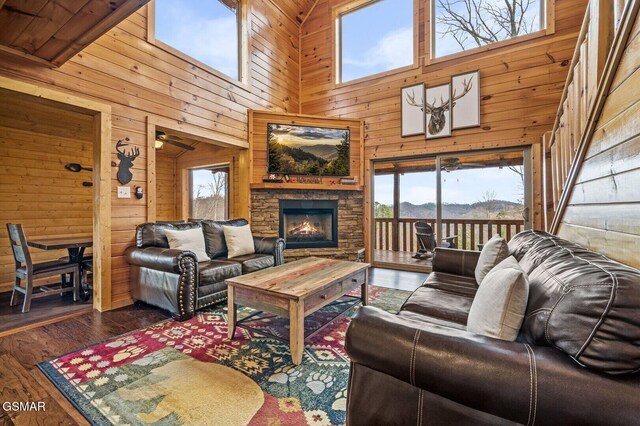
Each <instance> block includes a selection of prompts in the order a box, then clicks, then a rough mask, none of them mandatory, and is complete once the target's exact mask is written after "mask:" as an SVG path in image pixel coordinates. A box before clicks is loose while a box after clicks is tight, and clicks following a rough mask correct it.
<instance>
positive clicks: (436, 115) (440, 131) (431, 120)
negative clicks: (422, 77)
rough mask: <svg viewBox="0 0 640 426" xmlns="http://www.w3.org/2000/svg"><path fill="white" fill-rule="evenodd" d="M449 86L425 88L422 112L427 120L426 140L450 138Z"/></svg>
mask: <svg viewBox="0 0 640 426" xmlns="http://www.w3.org/2000/svg"><path fill="white" fill-rule="evenodd" d="M450 99H451V85H450V84H443V85H440V86H434V87H427V90H426V92H425V100H424V110H425V113H426V114H425V115H426V120H427V131H426V138H427V139H436V138H444V137H447V136H451V102H450Z"/></svg>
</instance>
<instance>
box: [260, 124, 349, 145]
mask: <svg viewBox="0 0 640 426" xmlns="http://www.w3.org/2000/svg"><path fill="white" fill-rule="evenodd" d="M269 126H271V128H272V130H271V132H272V133H273V134H275V135H277V136H278V142H280V143H285V144H288V145H291V146H298V145H309V144H311V145H319V144H323V145H340V143H341V142H342V139H343V138H344V137H345V132H346V131H345V130H339V129H328V128H324V127H308V126H289V125H286V124H270V125H269Z"/></svg>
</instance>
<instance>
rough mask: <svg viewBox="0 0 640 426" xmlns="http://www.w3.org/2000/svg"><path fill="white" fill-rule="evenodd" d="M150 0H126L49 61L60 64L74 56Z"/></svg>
mask: <svg viewBox="0 0 640 426" xmlns="http://www.w3.org/2000/svg"><path fill="white" fill-rule="evenodd" d="M149 1H150V0H128V1H126V2H125V3H123V4H122V6H120V7H118V8H117V9H116V10H115V11H113V13H110V14H109V15H107V16H106V17H105V18H104V19H103V20H102V21H100V22H98V23H97V24H96V25H94V26H93V27H91V29H90V30H89V31H87V32H85V33H84V34H83V35H81V36H80V37H78V39H77V40H75V41H74V42H73V43H72V44H70V45H69V46H67V47H66V48H65V49H64V50H62V51H61V52H60V53H59V54H58V55H57V56H56V57H55V58H53V60H52V61H51V62H52V63H53V64H54V65H56V66H60V65H62V64H64V63H65V62H67V61H68V60H69V59H71V58H72V57H73V56H75V55H76V54H77V53H78V52H80V51H81V50H82V49H84V48H85V47H87V46H88V45H89V44H91V43H92V42H94V41H95V40H97V39H98V38H99V37H100V36H102V35H103V34H104V33H106V32H107V31H109V30H110V29H111V28H113V27H115V26H116V25H118V24H119V23H120V22H122V21H123V20H125V19H126V18H128V17H129V16H130V15H131V14H132V13H134V12H135V11H136V10H138V9H140V8H141V7H142V6H144V5H145V4H147V3H148V2H149Z"/></svg>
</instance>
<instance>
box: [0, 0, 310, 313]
mask: <svg viewBox="0 0 640 426" xmlns="http://www.w3.org/2000/svg"><path fill="white" fill-rule="evenodd" d="M289 1H290V2H292V3H295V2H294V1H293V0H287V2H289ZM247 3H248V4H247V7H248V13H247V16H248V20H249V22H248V25H247V27H248V29H249V37H248V39H249V43H248V44H249V56H248V57H249V60H250V64H249V67H250V70H249V74H250V81H249V84H248V85H247V86H237V85H234V84H232V83H229V82H228V81H226V80H223V79H221V78H219V77H216V76H214V75H212V74H211V73H209V72H207V71H205V70H203V69H200V68H198V67H197V66H195V65H193V64H190V63H188V62H186V61H185V60H182V59H180V58H178V57H176V56H174V55H172V54H170V53H168V52H165V51H163V50H161V49H160V48H158V47H156V46H154V45H151V44H149V43H148V42H147V41H146V39H145V38H146V34H147V7H146V6H145V7H144V8H142V9H140V10H139V11H138V12H136V13H135V14H133V15H132V16H131V17H129V18H128V19H127V20H126V21H124V22H122V23H121V24H120V25H118V26H117V27H115V28H114V29H112V30H110V31H109V32H108V33H107V34H105V35H104V36H102V37H101V38H99V39H98V40H97V41H96V42H94V43H93V44H91V45H90V46H88V47H87V48H86V49H84V50H83V51H82V52H80V53H79V54H78V55H76V56H75V57H73V58H72V59H71V60H70V61H69V62H67V63H65V64H64V65H62V66H61V67H60V68H57V69H48V68H45V67H42V66H40V65H37V64H34V63H31V62H28V61H26V60H23V59H18V58H15V57H10V56H7V55H6V54H2V56H1V57H0V75H3V76H7V77H9V78H14V79H17V80H23V81H27V82H30V83H33V84H37V85H40V86H44V87H48V88H51V89H55V90H59V91H62V92H68V93H71V94H74V95H77V96H82V97H86V98H90V99H93V100H96V101H100V102H103V103H106V104H109V105H111V108H112V114H113V115H112V138H113V141H112V143H113V145H115V142H116V141H117V140H118V139H122V138H125V137H129V138H130V143H131V144H132V146H137V147H138V148H139V149H140V156H139V157H138V158H137V159H136V161H135V164H134V167H133V169H132V170H133V174H134V178H133V181H132V182H131V183H130V184H129V186H131V187H132V188H133V187H134V186H138V185H139V186H142V187H143V188H145V193H148V191H147V190H146V182H147V170H146V161H147V158H146V157H147V149H146V146H147V142H146V140H147V137H146V129H147V124H146V120H147V116H151V117H153V118H155V119H157V120H162V123H163V126H164V127H171V126H169V125H170V124H171V123H174V124H175V126H176V127H180V126H193V127H194V128H197V129H202V130H203V131H208V132H210V133H213V134H216V135H219V139H220V140H222V141H225V142H228V143H232V144H233V143H236V142H237V143H239V144H245V146H246V143H247V109H249V108H251V109H266V110H274V111H283V112H287V111H295V112H297V111H298V109H299V97H298V92H299V79H298V75H299V68H298V61H299V51H298V42H299V28H298V22H297V21H296V20H295V18H290V17H288V16H287V15H286V14H285V13H284V12H283V11H282V10H283V9H281V8H280V7H277V6H275V5H274V3H275V2H273V1H272V0H247ZM277 3H280V4H282V2H281V1H278V2H277ZM212 42H215V41H213V40H212ZM183 130H184V129H183ZM112 155H113V156H112V160H113V161H114V162H117V157H116V153H115V148H112ZM117 186H118V184H117V182H116V168H115V167H114V168H113V171H112V200H111V201H112V211H111V218H112V223H111V229H112V234H111V235H112V283H111V300H112V303H111V307H112V308H115V307H118V306H123V305H126V304H129V303H131V297H130V288H129V273H130V271H129V267H128V264H127V262H126V261H125V259H124V257H123V253H124V251H125V249H126V248H127V247H128V246H129V245H131V244H133V243H134V231H135V226H136V224H138V223H141V222H144V221H146V220H147V215H148V211H147V206H146V197H145V198H143V199H142V200H137V199H136V198H131V199H118V198H116V192H115V191H116V187H117ZM25 217H26V216H25Z"/></svg>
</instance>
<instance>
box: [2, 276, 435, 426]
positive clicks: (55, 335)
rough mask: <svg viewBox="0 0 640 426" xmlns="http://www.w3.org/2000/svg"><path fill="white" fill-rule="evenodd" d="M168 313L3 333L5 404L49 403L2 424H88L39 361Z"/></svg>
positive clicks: (375, 281) (100, 317) (398, 279)
mask: <svg viewBox="0 0 640 426" xmlns="http://www.w3.org/2000/svg"><path fill="white" fill-rule="evenodd" d="M425 278H426V274H419V273H413V272H405V271H394V270H390V269H382V268H372V269H371V272H370V276H369V283H370V284H371V285H377V286H382V287H390V288H398V289H402V290H414V289H416V288H417V287H419V286H420V285H421V284H422V282H423V281H424V280H425ZM167 318H169V315H168V313H166V312H164V311H161V310H159V309H155V308H152V307H149V306H146V305H133V306H127V307H124V308H120V309H117V310H114V311H110V312H104V313H99V312H96V311H92V312H90V313H86V314H82V315H80V316H76V317H73V318H68V319H64V320H62V321H59V322H56V323H53V324H47V325H44V326H41V327H37V328H32V329H29V330H26V331H22V332H19V333H16V334H12V335H9V336H5V337H0V404H2V403H3V402H14V401H15V402H27V401H29V402H38V401H43V402H44V403H45V404H46V411H44V412H36V411H32V412H6V411H5V410H4V409H3V408H2V405H0V425H47V426H48V425H59V424H60V425H76V424H80V425H86V424H88V423H87V421H86V420H85V419H84V417H83V416H82V415H81V414H80V413H79V412H78V411H77V410H76V409H75V408H74V407H73V405H71V403H70V402H69V401H67V400H66V398H64V397H63V396H62V394H61V393H60V392H59V391H58V390H57V389H56V387H55V386H54V385H53V384H52V383H51V382H50V381H49V380H48V379H47V378H46V377H45V376H44V375H43V374H42V372H40V370H39V369H38V367H37V364H38V363H39V362H42V361H45V360H48V359H51V358H54V357H56V356H59V355H62V354H65V353H68V352H71V351H74V350H77V349H79V348H82V347H84V346H89V345H92V344H95V343H98V342H101V341H103V340H105V339H109V338H112V337H115V336H117V335H120V334H123V333H126V332H129V331H133V330H136V329H138V328H142V327H147V326H149V325H152V324H154V323H156V322H158V321H162V320H164V319H167Z"/></svg>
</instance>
